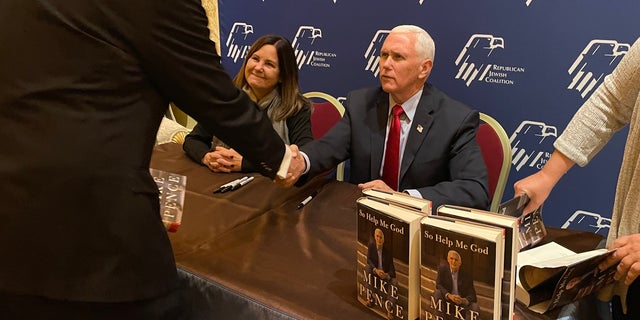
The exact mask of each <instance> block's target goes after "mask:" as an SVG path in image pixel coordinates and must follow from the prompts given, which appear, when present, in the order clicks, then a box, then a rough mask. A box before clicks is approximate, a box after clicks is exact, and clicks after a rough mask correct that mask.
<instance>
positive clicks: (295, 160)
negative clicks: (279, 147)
mask: <svg viewBox="0 0 640 320" xmlns="http://www.w3.org/2000/svg"><path fill="white" fill-rule="evenodd" d="M289 149H290V150H291V161H290V162H289V169H288V170H287V176H286V178H282V177H280V176H276V178H275V180H273V182H275V183H276V184H277V185H279V186H281V187H284V188H289V187H291V186H293V185H294V184H295V183H296V181H298V179H299V178H300V176H302V173H303V172H304V171H305V170H306V167H307V165H306V163H305V161H304V157H303V156H302V154H301V153H300V150H298V146H297V145H295V144H292V145H290V146H289Z"/></svg>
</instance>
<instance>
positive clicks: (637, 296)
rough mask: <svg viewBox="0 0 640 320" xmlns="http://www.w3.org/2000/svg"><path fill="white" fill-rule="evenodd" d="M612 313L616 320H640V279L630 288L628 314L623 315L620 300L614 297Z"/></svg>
mask: <svg viewBox="0 0 640 320" xmlns="http://www.w3.org/2000/svg"><path fill="white" fill-rule="evenodd" d="M611 311H612V312H613V319H614V320H637V319H640V278H636V280H635V281H633V283H632V284H631V286H629V291H628V292H627V314H623V313H622V305H621V303H620V298H619V297H618V296H614V297H613V300H612V301H611Z"/></svg>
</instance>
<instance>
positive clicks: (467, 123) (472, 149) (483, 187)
mask: <svg viewBox="0 0 640 320" xmlns="http://www.w3.org/2000/svg"><path fill="white" fill-rule="evenodd" d="M479 119H480V118H479V114H478V112H477V111H472V112H469V113H468V114H467V115H466V117H465V118H464V120H463V121H462V122H461V123H460V126H459V127H458V129H457V132H456V134H455V137H454V140H453V143H452V145H451V148H450V150H449V175H450V177H451V179H450V180H449V181H442V182H440V183H437V184H435V185H433V186H429V187H422V188H418V189H417V190H418V191H419V192H420V194H421V195H422V197H423V198H425V199H429V200H431V201H432V202H433V207H434V208H437V207H438V206H440V205H442V204H450V203H455V204H456V205H460V206H465V207H473V208H479V209H487V208H488V207H489V192H488V190H489V187H488V182H487V168H486V165H485V163H484V159H483V158H482V153H481V152H480V147H479V146H478V142H477V141H476V133H477V131H478V124H479V121H480V120H479Z"/></svg>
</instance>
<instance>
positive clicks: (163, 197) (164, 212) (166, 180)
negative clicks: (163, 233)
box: [149, 168, 187, 232]
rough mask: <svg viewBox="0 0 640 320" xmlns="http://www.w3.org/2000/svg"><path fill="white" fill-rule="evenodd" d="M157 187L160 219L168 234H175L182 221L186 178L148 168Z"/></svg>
mask: <svg viewBox="0 0 640 320" xmlns="http://www.w3.org/2000/svg"><path fill="white" fill-rule="evenodd" d="M149 172H150V173H151V176H152V177H153V180H154V181H155V182H156V185H158V191H159V192H160V194H159V200H160V217H162V222H163V223H164V226H165V227H166V228H167V231H169V232H176V231H177V230H178V228H179V227H180V223H181V221H182V212H183V209H184V196H185V191H186V188H187V177H186V176H184V175H181V174H177V173H172V172H167V171H163V170H158V169H152V168H149Z"/></svg>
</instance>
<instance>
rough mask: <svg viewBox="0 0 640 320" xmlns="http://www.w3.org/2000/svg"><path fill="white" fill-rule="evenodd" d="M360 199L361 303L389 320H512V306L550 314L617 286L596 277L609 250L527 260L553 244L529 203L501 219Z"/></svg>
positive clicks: (424, 203)
mask: <svg viewBox="0 0 640 320" xmlns="http://www.w3.org/2000/svg"><path fill="white" fill-rule="evenodd" d="M363 193H364V196H363V197H362V198H360V199H358V200H357V203H356V207H357V221H358V223H357V235H358V239H357V242H358V243H357V267H356V269H357V292H358V300H359V301H360V302H361V303H362V304H364V305H366V306H367V307H369V308H370V309H371V310H372V312H374V313H376V314H379V315H380V316H382V317H384V318H386V319H425V320H426V319H442V320H447V319H494V320H501V319H508V320H510V319H512V317H513V314H514V304H515V301H516V299H517V300H518V301H520V302H522V303H524V304H525V305H526V306H527V307H529V308H530V309H531V310H534V311H537V312H540V313H544V312H546V311H548V310H551V309H553V308H555V307H558V306H562V305H564V304H567V303H570V302H572V301H575V300H577V299H580V298H581V297H584V296H585V295H587V294H589V293H591V292H593V291H594V290H597V289H599V288H601V287H603V286H604V285H606V284H608V283H611V281H613V273H615V267H613V268H610V269H608V270H605V271H597V264H598V263H599V262H600V261H602V259H604V258H605V257H606V256H607V255H608V254H611V252H610V251H607V250H604V249H603V250H594V251H591V252H587V253H581V254H576V253H573V252H571V251H568V250H566V251H562V252H564V254H562V255H560V258H558V259H555V260H550V261H541V260H545V259H541V258H539V257H538V256H535V255H530V256H531V257H526V255H527V254H528V253H529V252H532V253H534V252H536V250H538V249H537V248H536V247H537V246H538V245H539V244H540V243H541V242H542V240H543V239H545V238H546V237H547V230H546V227H545V226H544V223H543V220H542V207H540V208H538V209H537V210H535V211H534V212H533V213H531V214H524V213H523V209H524V206H525V205H526V204H527V202H528V201H529V199H528V198H527V197H526V195H523V196H518V197H515V198H514V199H511V200H509V201H506V202H505V203H503V204H502V205H501V206H500V208H499V213H496V212H490V211H485V210H479V209H473V208H467V207H461V206H453V205H443V206H440V207H439V208H437V209H435V210H433V208H432V207H431V202H430V201H429V200H425V199H419V198H414V197H411V196H409V195H407V194H404V193H399V192H385V191H380V190H373V189H368V190H364V191H363ZM552 244H555V243H552ZM556 245H557V244H556ZM545 246H547V245H545ZM531 248H533V249H531ZM540 248H547V249H545V250H546V251H548V252H553V251H552V250H551V249H549V247H540ZM529 249H531V250H529ZM554 250H555V249H554ZM567 251H568V252H567ZM521 255H522V256H523V259H522V260H523V261H522V262H521V263H519V261H520V256H521ZM572 288H577V289H572Z"/></svg>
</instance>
